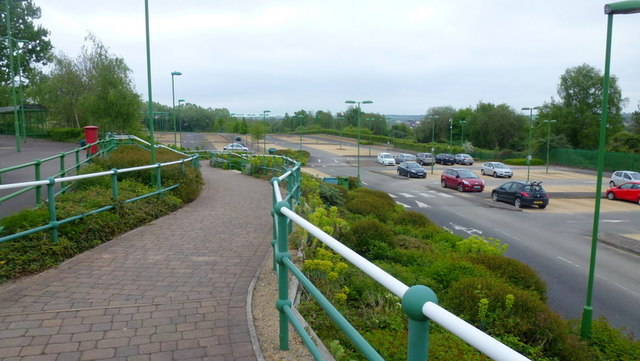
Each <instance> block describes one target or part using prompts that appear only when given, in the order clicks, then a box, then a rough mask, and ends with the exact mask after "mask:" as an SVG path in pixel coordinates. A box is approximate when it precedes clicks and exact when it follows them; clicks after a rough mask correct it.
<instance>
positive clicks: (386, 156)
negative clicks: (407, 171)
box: [376, 153, 396, 165]
mask: <svg viewBox="0 0 640 361" xmlns="http://www.w3.org/2000/svg"><path fill="white" fill-rule="evenodd" d="M376 161H377V162H378V163H380V164H382V165H396V160H395V159H394V158H393V155H391V153H380V154H378V157H377V158H376Z"/></svg>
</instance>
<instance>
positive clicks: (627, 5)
mask: <svg viewBox="0 0 640 361" xmlns="http://www.w3.org/2000/svg"><path fill="white" fill-rule="evenodd" d="M604 13H605V14H606V15H607V45H606V51H605V62H604V84H603V86H602V117H601V120H600V142H599V146H598V177H597V181H596V202H595V209H594V212H593V232H592V233H591V261H590V263H589V280H588V284H587V300H586V304H585V306H584V308H583V311H582V324H581V328H580V336H581V337H582V338H583V339H586V338H589V337H590V336H591V319H592V316H593V306H592V298H593V280H594V276H595V266H596V249H597V246H598V224H599V222H600V197H601V196H602V195H601V192H602V171H603V168H604V147H605V141H606V139H605V137H606V134H607V118H608V115H609V114H608V112H609V68H610V59H611V32H612V29H613V15H616V14H635V13H640V1H637V0H636V1H620V2H615V3H611V4H606V5H605V6H604Z"/></svg>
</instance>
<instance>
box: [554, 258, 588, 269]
mask: <svg viewBox="0 0 640 361" xmlns="http://www.w3.org/2000/svg"><path fill="white" fill-rule="evenodd" d="M558 259H559V260H561V261H565V262H567V263H568V264H570V265H572V266H575V267H577V268H582V267H580V266H579V265H577V264H575V263H573V262H571V261H569V260H568V259H566V258H562V257H560V256H558Z"/></svg>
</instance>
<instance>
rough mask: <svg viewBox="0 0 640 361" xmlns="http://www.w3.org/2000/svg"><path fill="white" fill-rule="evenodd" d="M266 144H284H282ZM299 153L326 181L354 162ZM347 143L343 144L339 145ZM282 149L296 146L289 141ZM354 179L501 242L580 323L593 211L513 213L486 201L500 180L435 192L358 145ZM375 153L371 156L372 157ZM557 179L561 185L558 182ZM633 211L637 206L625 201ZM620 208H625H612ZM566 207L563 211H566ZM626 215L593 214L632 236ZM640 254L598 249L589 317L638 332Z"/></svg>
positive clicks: (432, 178)
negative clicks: (472, 189)
mask: <svg viewBox="0 0 640 361" xmlns="http://www.w3.org/2000/svg"><path fill="white" fill-rule="evenodd" d="M268 141H270V142H274V143H276V144H280V145H282V146H287V141H286V140H282V139H276V138H272V139H268ZM306 141H307V143H305V144H307V145H304V144H303V149H306V150H309V151H310V152H311V154H312V157H311V158H310V161H309V164H310V166H311V167H315V168H316V169H321V171H322V172H323V173H326V174H329V175H332V176H348V175H355V174H356V169H355V166H356V164H357V162H356V159H355V158H354V157H353V156H352V155H347V156H337V155H336V154H335V153H334V152H333V151H325V150H321V149H318V148H317V147H311V146H310V145H311V144H312V143H308V142H310V141H311V140H310V139H306ZM343 144H345V145H348V144H347V143H343ZM289 147H291V148H293V149H298V148H299V143H295V142H291V141H290V144H289ZM360 151H361V155H363V157H361V161H360V175H361V179H362V182H363V183H364V184H365V185H366V186H367V187H369V188H373V189H377V190H381V191H384V192H387V193H389V194H390V195H391V196H392V197H394V199H395V201H396V202H398V203H399V204H402V205H404V206H405V207H407V208H411V209H413V210H416V211H420V212H422V213H424V214H425V215H427V216H428V217H429V218H430V219H431V220H432V221H433V222H435V223H436V224H438V225H440V226H442V227H445V228H447V229H449V230H451V231H452V232H454V233H456V234H460V235H462V236H469V235H472V234H478V235H482V236H485V237H487V238H488V237H493V238H497V239H500V240H501V241H502V242H504V243H507V244H508V245H509V247H508V249H507V252H506V255H507V256H509V257H512V258H515V259H518V260H520V261H522V262H525V263H527V264H528V265H530V266H532V267H533V268H534V269H535V270H536V271H537V272H538V273H539V274H540V276H541V277H542V278H543V279H544V280H545V281H546V282H547V288H548V303H549V305H550V306H551V307H552V309H554V310H555V311H556V312H558V313H559V314H561V315H563V316H564V317H565V318H574V319H575V318H580V317H581V315H582V309H583V307H584V305H585V302H586V298H585V297H586V288H587V275H588V268H589V260H590V248H591V245H590V244H591V230H592V223H593V210H592V209H591V210H590V211H586V210H585V209H574V210H573V211H568V212H564V213H563V212H557V211H554V204H560V203H562V202H564V200H561V199H552V200H551V203H550V206H549V207H548V208H547V209H545V210H540V209H534V208H532V209H526V210H524V211H518V210H516V209H514V208H513V207H512V206H510V205H506V204H496V203H494V202H492V201H490V200H489V192H488V191H487V190H490V189H492V188H493V185H494V184H495V185H497V184H501V183H502V182H504V180H493V179H491V178H488V177H487V178H485V179H486V180H487V182H488V184H490V185H489V186H488V187H487V190H485V192H483V193H477V194H470V193H464V194H461V193H459V192H457V191H455V190H452V189H442V188H441V187H440V184H439V174H440V171H439V170H438V168H436V171H435V174H434V175H431V174H430V173H429V175H428V177H427V179H426V180H424V179H406V178H404V177H399V176H397V175H395V172H394V170H395V167H386V168H385V167H384V166H381V165H378V164H376V163H375V158H374V157H368V150H367V149H366V147H361V149H360ZM375 154H377V151H376V152H375ZM563 182H567V181H566V180H565V181H563ZM630 205H631V206H633V207H637V206H635V205H633V204H630ZM620 206H621V207H623V208H624V206H626V204H620ZM567 208H568V209H571V206H568V207H567ZM632 209H633V210H634V211H621V212H606V213H602V214H601V225H600V231H601V232H610V233H639V232H640V223H639V222H638V213H637V209H636V208H632ZM639 261H640V257H638V256H636V255H633V254H629V253H626V252H623V251H620V250H617V249H614V248H611V247H609V246H607V245H604V244H600V245H599V247H598V253H597V264H596V279H595V283H594V299H593V309H594V318H596V317H598V316H600V315H603V316H605V317H606V318H607V319H608V320H609V321H610V322H611V324H613V325H614V326H616V327H626V328H627V329H628V330H630V331H632V332H634V333H635V334H640V309H639V308H638V307H637V305H638V304H640V279H638V277H637V276H636V275H637V268H638V263H639Z"/></svg>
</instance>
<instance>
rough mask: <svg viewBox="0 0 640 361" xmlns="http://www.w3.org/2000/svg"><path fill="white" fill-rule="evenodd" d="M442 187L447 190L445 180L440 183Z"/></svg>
mask: <svg viewBox="0 0 640 361" xmlns="http://www.w3.org/2000/svg"><path fill="white" fill-rule="evenodd" d="M440 185H441V186H442V188H447V183H445V182H444V180H441V181H440Z"/></svg>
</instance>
